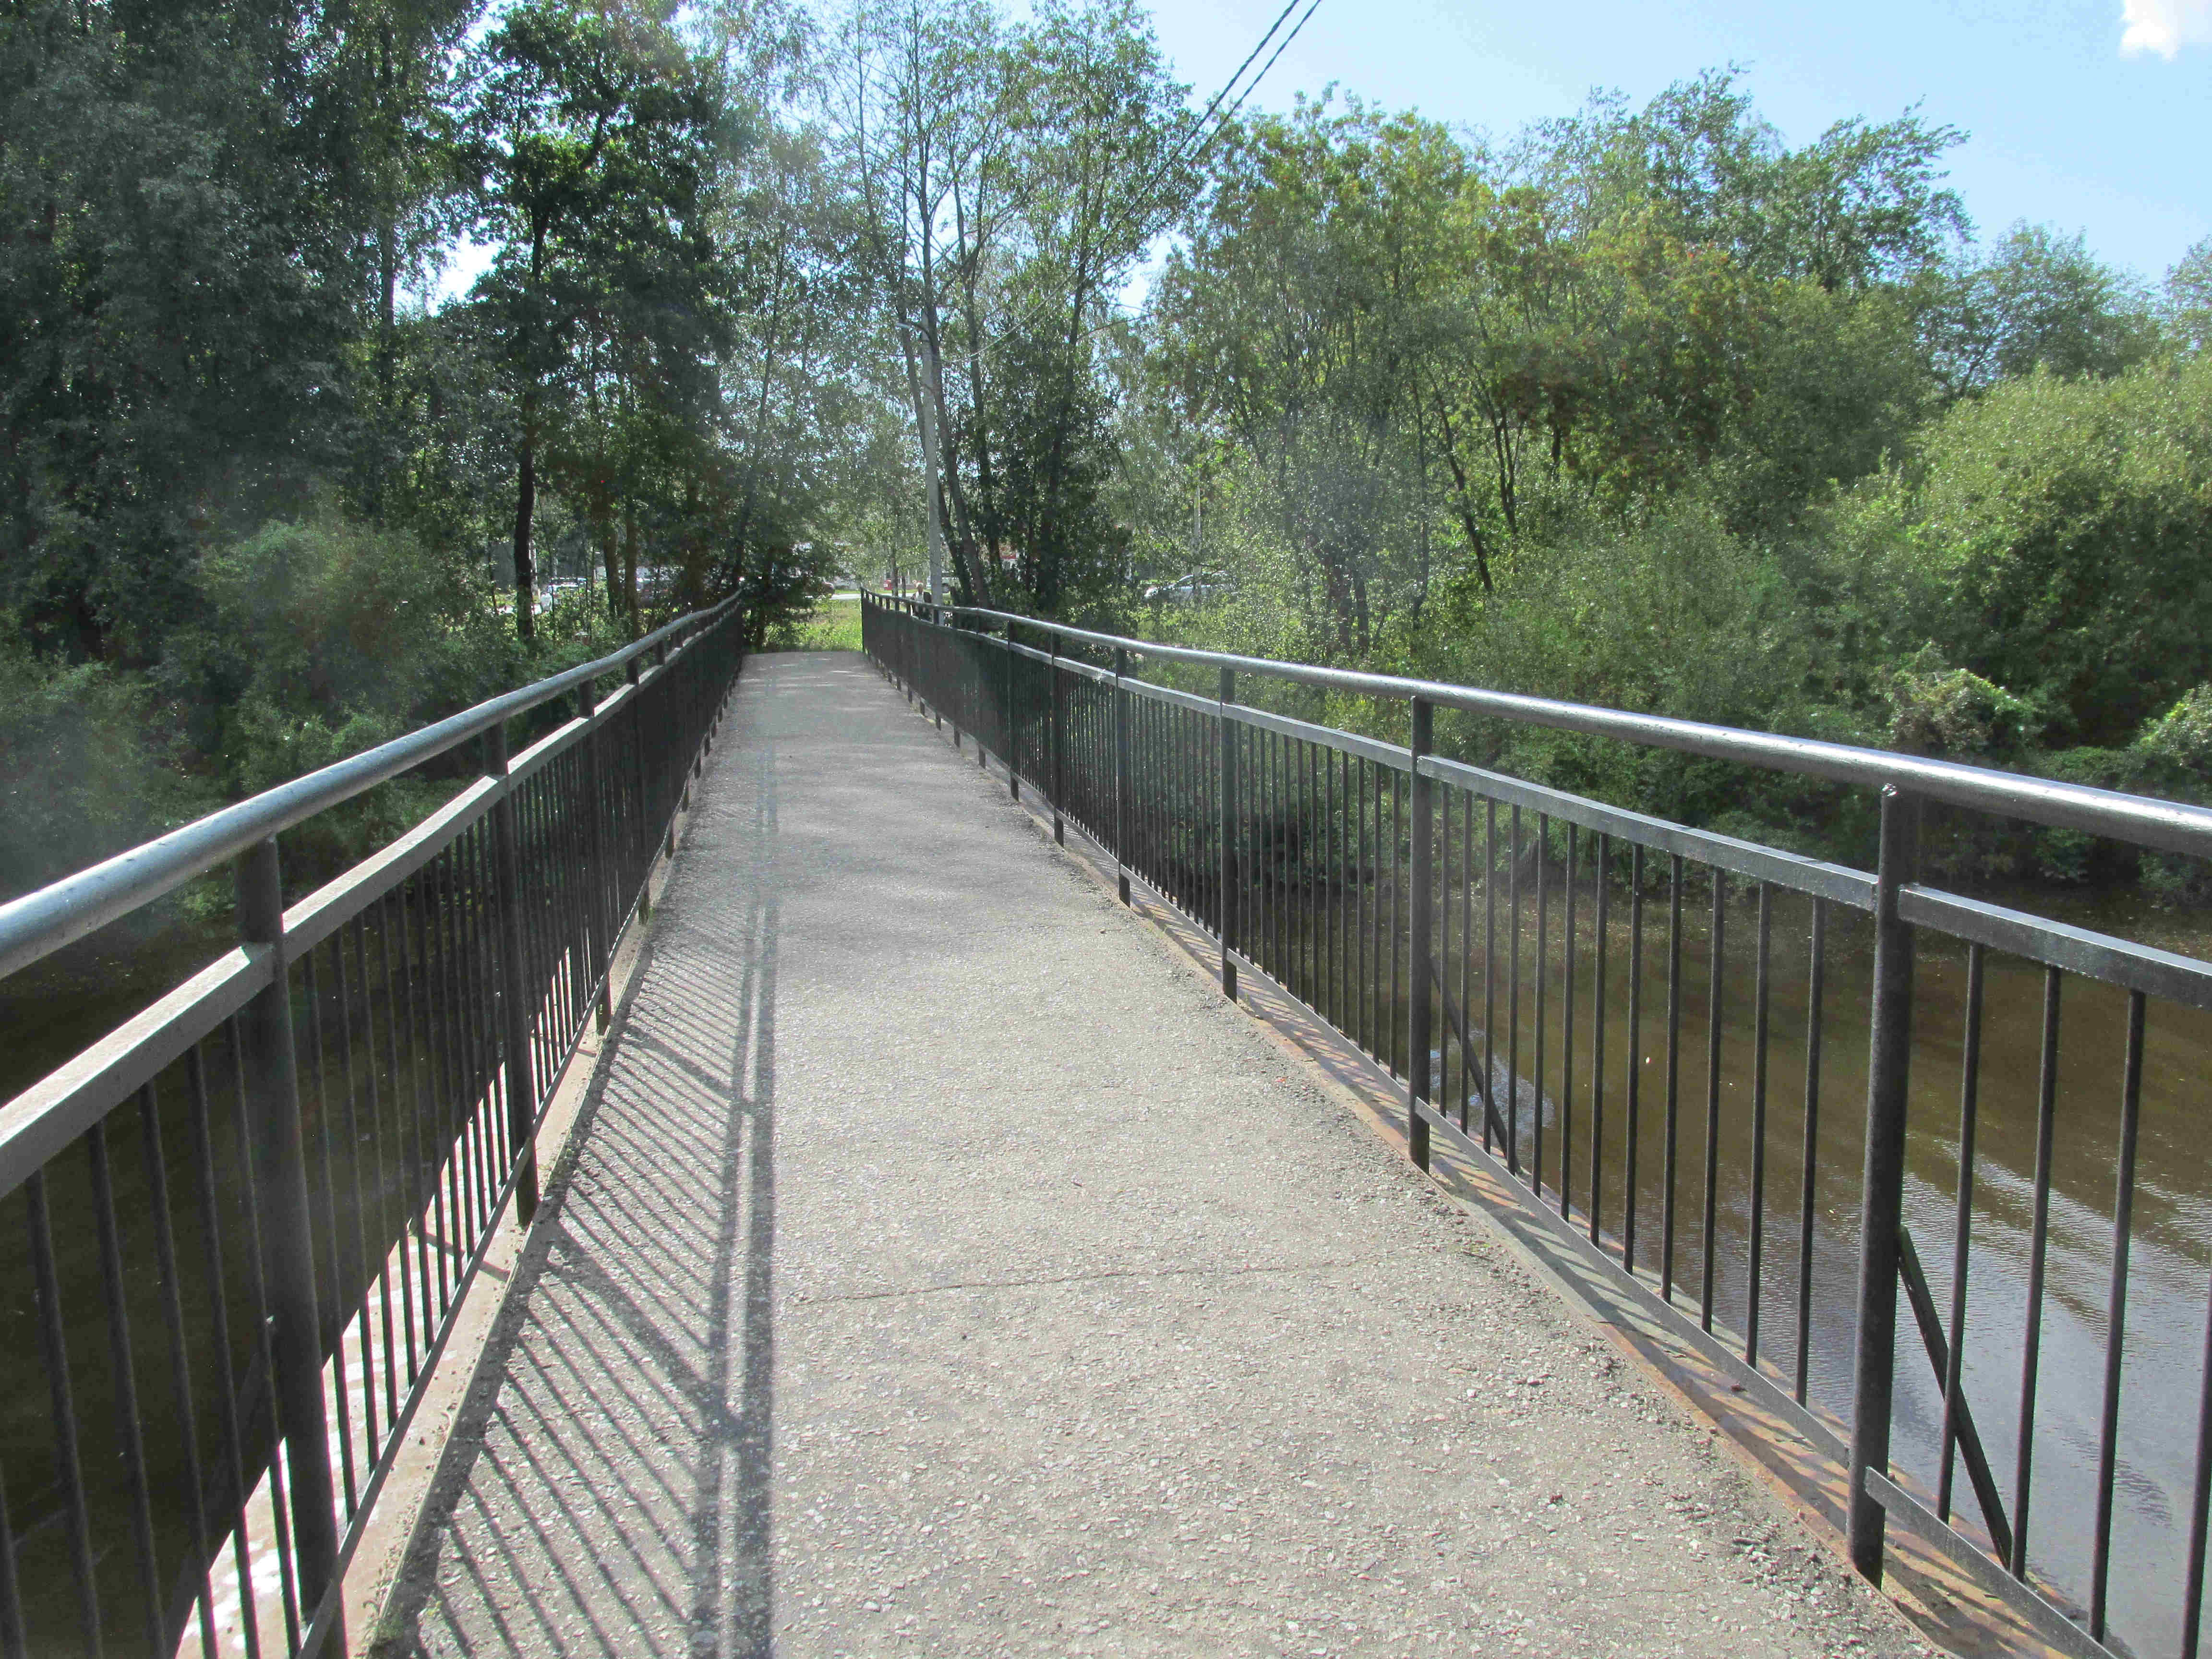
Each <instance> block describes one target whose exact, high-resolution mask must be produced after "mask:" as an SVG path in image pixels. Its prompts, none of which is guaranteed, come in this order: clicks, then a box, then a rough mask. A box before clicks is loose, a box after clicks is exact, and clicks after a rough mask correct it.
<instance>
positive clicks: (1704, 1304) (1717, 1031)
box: [1698, 866, 1728, 1336]
mask: <svg viewBox="0 0 2212 1659" xmlns="http://www.w3.org/2000/svg"><path fill="white" fill-rule="evenodd" d="M1712 874H1713V920H1712V935H1711V939H1710V940H1709V941H1708V943H1709V944H1710V945H1711V950H1710V951H1709V952H1708V957H1707V963H1708V965H1707V969H1706V981H1705V983H1706V989H1705V1003H1706V1007H1705V1213H1704V1216H1703V1217H1702V1218H1701V1223H1700V1231H1699V1264H1698V1277H1699V1285H1698V1326H1699V1329H1701V1330H1703V1331H1704V1332H1705V1334H1707V1335H1708V1336H1710V1335H1711V1334H1712V1329H1713V1279H1714V1268H1715V1265H1716V1264H1715V1261H1714V1257H1715V1255H1716V1243H1715V1238H1714V1219H1715V1214H1716V1212H1717V1210H1718V1208H1719V1206H1720V1169H1721V999H1722V995H1723V992H1724V991H1725V990H1726V989H1727V984H1726V981H1725V979H1724V978H1723V975H1724V973H1725V971H1726V946H1727V937H1728V878H1727V877H1726V876H1725V875H1723V873H1722V872H1721V871H1720V869H1719V868H1718V867H1717V866H1715V867H1714V868H1713V872H1712Z"/></svg>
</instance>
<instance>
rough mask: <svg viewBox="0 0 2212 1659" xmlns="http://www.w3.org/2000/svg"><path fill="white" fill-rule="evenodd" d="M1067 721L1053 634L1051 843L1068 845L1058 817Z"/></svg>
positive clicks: (1064, 786) (1064, 783)
mask: <svg viewBox="0 0 2212 1659" xmlns="http://www.w3.org/2000/svg"><path fill="white" fill-rule="evenodd" d="M1066 724H1067V695H1066V692H1065V691H1064V690H1062V689H1061V687H1060V635H1057V634H1054V635H1053V636H1052V844H1053V845H1054V846H1055V847H1065V846H1066V845H1067V829H1066V824H1065V823H1062V822H1061V819H1060V801H1061V799H1063V798H1064V797H1065V796H1066V793H1067V763H1066V751H1065V750H1064V748H1063V746H1062V745H1063V744H1065V743H1066V732H1065V730H1064V728H1065V727H1066Z"/></svg>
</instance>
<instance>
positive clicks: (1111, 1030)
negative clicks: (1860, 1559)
mask: <svg viewBox="0 0 2212 1659" xmlns="http://www.w3.org/2000/svg"><path fill="white" fill-rule="evenodd" d="M702 792H703V793H702V799H701V801H700V803H699V807H698V810H697V811H696V815H695V817H694V819H693V824H692V829H691V834H690V841H689V842H688V844H687V847H686V850H685V853H684V856H683V857H682V858H681V859H679V860H678V861H677V863H676V865H675V866H674V872H673V875H672V878H671V884H670V886H669V888H668V890H667V891H666V893H665V895H664V896H663V897H662V899H661V901H660V904H659V908H658V910H657V913H656V917H655V921H654V922H653V929H652V933H651V934H650V935H649V943H648V947H647V948H648V951H649V953H650V954H649V957H648V958H647V962H646V963H645V966H644V968H643V970H642V972H641V975H640V976H639V978H638V980H637V981H636V984H635V989H634V991H633V994H632V995H631V999H630V1003H629V1008H628V1011H627V1016H626V1022H625V1023H624V1024H623V1025H622V1027H621V1028H620V1029H619V1030H618V1034H617V1039H616V1041H615V1042H614V1044H613V1047H612V1049H611V1054H610V1055H609V1057H608V1059H607V1060H606V1061H605V1063H604V1064H603V1066H602V1069H601V1073H600V1075H599V1079H598V1081H597V1083H596V1085H595V1086H594V1091H593V1093H592V1096H591V1097H590V1098H589V1099H588V1100H587V1101H586V1105H585V1108H584V1109H583V1112H582V1113H581V1115H580V1118H579V1120H578V1123H577V1126H576V1129H575V1131H574V1133H573V1135H572V1136H571V1139H570V1143H569V1150H568V1153H567V1154H566V1155H565V1157H564V1158H563V1160H562V1164H560V1166H559V1167H558V1168H557V1169H556V1171H555V1173H554V1176H553V1178H552V1181H551V1183H550V1188H549V1194H548V1200H547V1202H546V1204H545V1206H544V1209H543V1210H542V1211H541V1212H540V1214H539V1217H538V1222H537V1224H536V1225H535V1227H534V1229H533V1230H532V1233H531V1235H530V1238H529V1242H528V1244H527V1247H526V1250H525V1251H524V1254H523V1256H522V1259H521V1261H520V1265H519V1267H518V1268H517V1271H516V1274H515V1277H514V1280H513V1284H512V1285H511V1286H510V1288H509V1291H508V1293H507V1300H506V1303H505V1305H504V1307H503V1310H502V1311H501V1317H500V1322H499V1324H498V1327H497V1328H496V1330H495V1334H494V1337H493V1339H492V1341H491V1344H490V1346H489V1349H488V1350H487V1352H486V1355H485V1358H484V1360H483V1364H482V1365H481V1367H480V1369H479V1371H478V1374H477V1380H476V1383H475V1384H474V1386H473V1387H472V1388H471V1390H470V1392H469V1394H468V1395H467V1397H466V1400H465V1404H464V1406H463V1407H462V1409H461V1412H460V1414H459V1419H458V1421H457V1423H456V1425H455V1427H454V1431H453V1437H452V1439H451V1440H450V1442H449V1443H448V1445H447V1450H446V1453H445V1456H444V1459H443V1462H442V1464H441V1468H440V1469H439V1471H438V1474H437V1476H436V1479H435V1486H434V1488H433V1490H432V1492H431V1494H430V1497H429V1498H428V1503H427V1504H426V1508H425V1513H424V1521H423V1524H422V1528H421V1529H420V1531H419V1532H418V1534H417V1535H416V1541H415V1545H414V1547H413V1548H412V1549H411V1550H410V1553H409V1557H408V1559H407V1561H406V1564H405V1566H404V1570H403V1571H402V1574H401V1576H400V1578H399V1581H398V1584H397V1586H396V1588H395V1589H394V1592H393V1595H392V1601H391V1603H390V1604H389V1605H388V1606H387V1608H386V1619H385V1622H384V1626H383V1628H382V1631H381V1633H380V1641H379V1646H380V1649H381V1650H384V1651H386V1652H390V1653H394V1654H412V1653H420V1654H425V1655H459V1654H471V1655H479V1654H497V1653H527V1654H563V1655H567V1654H575V1655H625V1656H627V1655H664V1654H666V1655H675V1654H687V1655H695V1654H696V1655H707V1654H714V1655H732V1656H767V1655H770V1654H787V1655H793V1656H798V1655H807V1656H811V1655H817V1654H818V1655H824V1656H827V1655H835V1654H849V1655H861V1654H877V1653H908V1652H912V1653H936V1654H945V1655H963V1656H965V1655H978V1654H987V1653H1020V1654H1052V1655H1060V1654H1076V1653H1113V1654H1170V1653H1175V1654H1181V1653H1189V1654H1200V1653H1205V1654H1213V1653H1228V1652H1236V1653H1253V1654H1273V1653H1285V1654H1322V1655H1337V1654H1370V1653H1371V1654H1386V1653H1387V1654H1399V1655H1404V1654H1417V1653H1418V1654H1431V1653H1435V1654H1442V1653H1447V1652H1449V1653H1453V1654H1461V1653H1468V1652H1525V1651H1531V1650H1534V1651H1546V1652H1551V1653H1556V1654H1562V1655H1582V1654H1622V1655H1629V1654H1634V1655H1645V1654H1659V1653H1686V1654H1700V1655H1703V1654H1712V1655H1723V1654H1726V1655H1730V1656H1737V1655H1741V1654H1743V1653H1746V1652H1759V1653H1762V1654H1805V1655H1811V1654H1815V1653H1832V1652H1837V1651H1840V1650H1843V1649H1844V1647H1845V1646H1846V1645H1849V1646H1850V1647H1851V1648H1852V1649H1853V1650H1855V1651H1857V1652H1862V1653H1869V1652H1871V1653H1898V1654H1902V1653H1908V1652H1918V1651H1924V1650H1923V1648H1922V1647H1921V1644H1919V1643H1918V1641H1917V1639H1916V1638H1913V1637H1912V1636H1911V1634H1910V1633H1909V1632H1907V1631H1906V1629H1905V1626H1903V1624H1902V1623H1901V1621H1900V1620H1899V1619H1898V1618H1897V1617H1896V1616H1895V1615H1894V1613H1893V1611H1892V1610H1891V1609H1890V1608H1889V1607H1888V1606H1887V1603H1884V1602H1881V1601H1879V1600H1878V1599H1876V1598H1874V1597H1872V1596H1870V1595H1868V1594H1866V1593H1865V1592H1864V1591H1863V1590H1862V1589H1859V1588H1857V1585H1856V1581H1852V1580H1850V1578H1849V1577H1848V1576H1847V1574H1845V1573H1844V1571H1843V1570H1842V1569H1841V1567H1840V1566H1839V1565H1838V1564H1836V1563H1835V1562H1834V1561H1833V1559H1832V1558H1831V1557H1829V1556H1828V1555H1826V1553H1824V1552H1823V1551H1822V1550H1821V1548H1820V1547H1819V1546H1818V1545H1817V1544H1815V1543H1814V1541H1812V1539H1811V1537H1810V1534H1807V1533H1805V1532H1804V1531H1803V1530H1802V1528H1800V1527H1799V1525H1798V1523H1797V1522H1796V1521H1795V1520H1794V1519H1793V1518H1791V1517H1790V1516H1788V1515H1787V1514H1786V1513H1785V1512H1784V1511H1783V1510H1782V1509H1780V1508H1779V1507H1778V1505H1776V1504H1773V1503H1772V1502H1771V1500H1769V1498H1767V1497H1766V1496H1765V1493H1764V1492H1762V1491H1761V1490H1759V1489H1758V1488H1756V1487H1755V1486H1753V1485H1752V1484H1751V1483H1748V1482H1747V1481H1746V1480H1744V1478H1743V1477H1742V1475H1741V1473H1740V1472H1739V1471H1738V1469H1737V1468H1736V1466H1735V1464H1733V1463H1732V1462H1729V1460H1728V1459H1726V1458H1725V1457H1723V1456H1721V1455H1717V1454H1716V1453H1715V1452H1714V1451H1712V1450H1711V1447H1710V1437H1709V1436H1708V1435H1706V1434H1705V1433H1704V1432H1703V1431H1702V1429H1701V1425H1692V1424H1691V1423H1689V1422H1687V1421H1686V1420H1685V1419H1683V1417H1682V1416H1681V1415H1680V1413H1679V1412H1678V1411H1677V1409H1676V1408H1675V1407H1674V1406H1673V1405H1671V1404H1670V1403H1668V1401H1666V1400H1665V1399H1664V1398H1663V1397H1662V1391H1661V1390H1659V1389H1655V1388H1652V1387H1650V1385H1649V1384H1648V1383H1645V1382H1644V1381H1643V1380H1642V1379H1641V1378H1639V1377H1638V1376H1636V1375H1635V1374H1633V1373H1632V1372H1630V1371H1628V1370H1625V1369H1624V1367H1623V1366H1622V1364H1621V1363H1620V1358H1619V1357H1618V1355H1617V1353H1616V1352H1615V1351H1614V1350H1613V1348H1612V1347H1611V1346H1609V1345H1607V1343H1605V1342H1604V1341H1602V1340H1600V1339H1599V1338H1598V1337H1597V1336H1596V1335H1595V1333H1594V1332H1593V1330H1592V1329H1591V1328H1589V1326H1587V1325H1585V1324H1583V1323H1581V1322H1577V1320H1576V1318H1575V1317H1574V1316H1571V1314H1570V1313H1569V1312H1568V1311H1567V1310H1566V1309H1565V1306H1564V1305H1563V1304H1561V1302H1560V1301H1559V1299H1558V1298H1557V1297H1555V1296H1554V1295H1553V1293H1552V1292H1551V1291H1548V1290H1547V1289H1546V1288H1545V1287H1543V1286H1542V1285H1541V1284H1539V1283H1537V1282H1536V1281H1535V1280H1534V1279H1532V1277H1531V1276H1530V1274H1529V1273H1528V1271H1527V1269H1526V1268H1525V1267H1524V1266H1523V1265H1522V1258H1521V1257H1520V1256H1519V1255H1517V1254H1516V1252H1515V1251H1514V1250H1513V1249H1511V1248H1510V1247H1509V1246H1508V1245H1507V1244H1506V1243H1504V1241H1503V1239H1502V1237H1501V1236H1500V1235H1498V1234H1497V1233H1495V1232H1494V1231H1491V1230H1489V1229H1488V1228H1487V1227H1486V1225H1483V1224H1481V1223H1480V1222H1477V1221H1474V1220H1471V1219H1470V1218H1469V1217H1468V1215H1467V1214H1466V1213H1464V1212H1462V1211H1460V1210H1458V1209H1456V1208H1455V1207H1454V1206H1450V1205H1449V1204H1448V1203H1446V1202H1444V1201H1443V1200H1442V1199H1441V1198H1440V1197H1439V1196H1438V1195H1437V1194H1436V1193H1435V1191H1434V1190H1433V1189H1432V1188H1430V1187H1428V1186H1427V1184H1426V1183H1425V1182H1422V1181H1420V1180H1419V1179H1418V1178H1417V1177H1416V1176H1413V1173H1412V1172H1411V1171H1410V1170H1408V1169H1407V1167H1406V1166H1405V1165H1404V1164H1402V1163H1401V1162H1399V1161H1397V1160H1395V1159H1394V1158H1391V1157H1390V1155H1389V1152H1387V1151H1386V1149H1385V1148H1383V1146H1381V1145H1380V1143H1379V1142H1377V1141H1376V1139H1375V1138H1374V1137H1373V1136H1371V1135H1370V1133H1367V1132H1366V1131H1365V1130H1364V1128H1362V1127H1360V1126H1359V1125H1358V1122H1357V1121H1355V1119H1354V1117H1353V1116H1352V1114H1350V1113H1349V1112H1347V1111H1346V1109H1345V1108H1344V1105H1343V1103H1342V1100H1341V1099H1340V1097H1336V1096H1335V1095H1334V1094H1333V1093H1332V1092H1331V1091H1330V1090H1329V1089H1328V1087H1327V1086H1326V1085H1325V1084H1323V1083H1322V1081H1321V1080H1320V1079H1319V1077H1318V1074H1317V1073H1313V1072H1311V1071H1310V1070H1309V1069H1304V1068H1302V1067H1301V1066H1300V1065H1299V1064H1298V1063H1297V1061H1296V1060H1293V1059H1291V1058H1290V1057H1289V1056H1287V1055H1286V1054H1285V1049H1284V1048H1282V1047H1281V1046H1280V1045H1279V1043H1278V1042H1275V1041H1274V1040H1273V1039H1272V1038H1271V1037H1269V1036H1268V1035H1267V1033H1266V1032H1265V1031H1264V1030H1262V1029H1261V1027H1260V1026H1259V1025H1257V1024H1255V1023H1254V1022H1253V1021H1252V1020H1251V1019H1249V1018H1248V1017H1247V1016H1246V1015H1244V1014H1243V1012H1239V1011H1237V1009H1234V1008H1231V1007H1230V1006H1227V1005H1225V1003H1223V1002H1222V1000H1220V998H1219V996H1218V993H1217V992H1215V991H1214V990H1213V989H1212V987H1210V986H1209V985H1207V984H1206V983H1205V982H1204V981H1201V980H1200V979H1199V978H1198V977H1196V976H1195V975H1193V974H1191V973H1190V972H1189V971H1188V969H1187V968H1186V967H1185V966H1184V965H1182V963H1180V962H1178V961H1177V960H1176V959H1175V957H1173V956H1172V954H1171V952H1170V950H1169V949H1168V947H1167V946H1166V945H1164V943H1163V941H1162V939H1161V938H1160V937H1159V935H1158V934H1157V933H1154V932H1152V930H1150V929H1148V928H1147V927H1145V926H1144V925H1143V924H1142V923H1141V922H1140V921H1136V920H1134V919H1133V918H1132V917H1131V916H1130V915H1129V914H1128V913H1127V912H1125V911H1124V910H1122V909H1121V907H1120V906H1119V905H1118V904H1116V903H1115V902H1113V899H1112V896H1111V893H1110V891H1109V890H1104V889H1102V887H1101V886H1100V885H1099V884H1097V881H1096V880H1095V879H1094V878H1093V877H1092V876H1091V874H1090V873H1089V872H1087V870H1086V868H1085V866H1083V865H1082V863H1081V862H1080V861H1079V860H1076V859H1073V858H1071V857H1068V856H1065V855H1062V854H1056V853H1055V852H1054V850H1053V848H1051V846H1050V843H1049V838H1048V836H1042V835H1041V834H1040V833H1039V831H1038V829H1037V828H1036V823H1035V822H1034V821H1033V820H1032V819H1031V818H1030V817H1029V816H1028V815H1027V814H1026V813H1025V812H1024V811H1022V810H1021V809H1020V808H1018V807H1016V806H1014V805H1012V804H1010V803H1009V802H1008V800H1007V799H1006V790H1005V787H1004V784H1003V783H1002V782H1000V781H994V780H992V779H990V778H987V777H985V776H984V775H981V774H980V773H979V772H978V771H977V769H976V768H975V766H974V765H972V764H969V763H965V762H964V761H963V759H962V758H960V757H956V756H955V755H954V753H953V751H952V750H951V746H950V744H949V743H948V742H947V741H946V740H945V737H944V736H943V735H941V734H939V732H936V731H934V730H933V728H932V727H931V726H930V725H929V724H928V723H927V721H925V720H920V719H917V718H915V716H914V715H912V714H910V713H909V712H908V710H907V708H905V706H904V705H903V703H902V702H901V701H900V700H899V698H898V697H897V696H896V693H895V692H893V691H891V690H890V689H888V688H887V687H886V686H885V685H884V683H883V682H882V681H881V680H880V679H879V678H878V676H877V675H876V673H875V672H874V671H873V670H872V668H871V667H870V666H869V665H867V663H866V661H865V660H864V659H860V658H859V657H857V656H851V655H802V656H780V657H769V658H763V659H755V660H754V661H753V662H751V663H750V664H749V665H747V667H746V669H745V673H744V681H743V683H742V685H741V689H740V690H739V693H738V701H737V703H736V706H735V711H734V719H733V721H732V734H731V738H730V740H729V741H728V743H727V744H726V746H725V747H724V748H722V749H721V750H720V751H719V753H718V755H717V757H716V760H715V763H714V769H713V770H712V771H711V772H710V774H709V775H708V779H707V781H706V782H705V783H704V784H703V785H702Z"/></svg>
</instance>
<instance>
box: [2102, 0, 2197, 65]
mask: <svg viewBox="0 0 2212 1659" xmlns="http://www.w3.org/2000/svg"><path fill="white" fill-rule="evenodd" d="M2120 13H2121V21H2124V22H2125V23H2126V25H2127V32H2126V33H2124V34H2122V35H2121V36H2120V50H2121V51H2122V52H2128V53H2130V54H2132V53H2135V52H2156V53H2157V54H2158V55H2159V56H2160V57H2161V58H2166V60H2168V61H2169V62H2171V61H2172V58H2173V57H2174V55H2175V54H2176V53H2177V52H2179V51H2180V50H2181V48H2182V47H2183V46H2212V0H2120Z"/></svg>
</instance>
